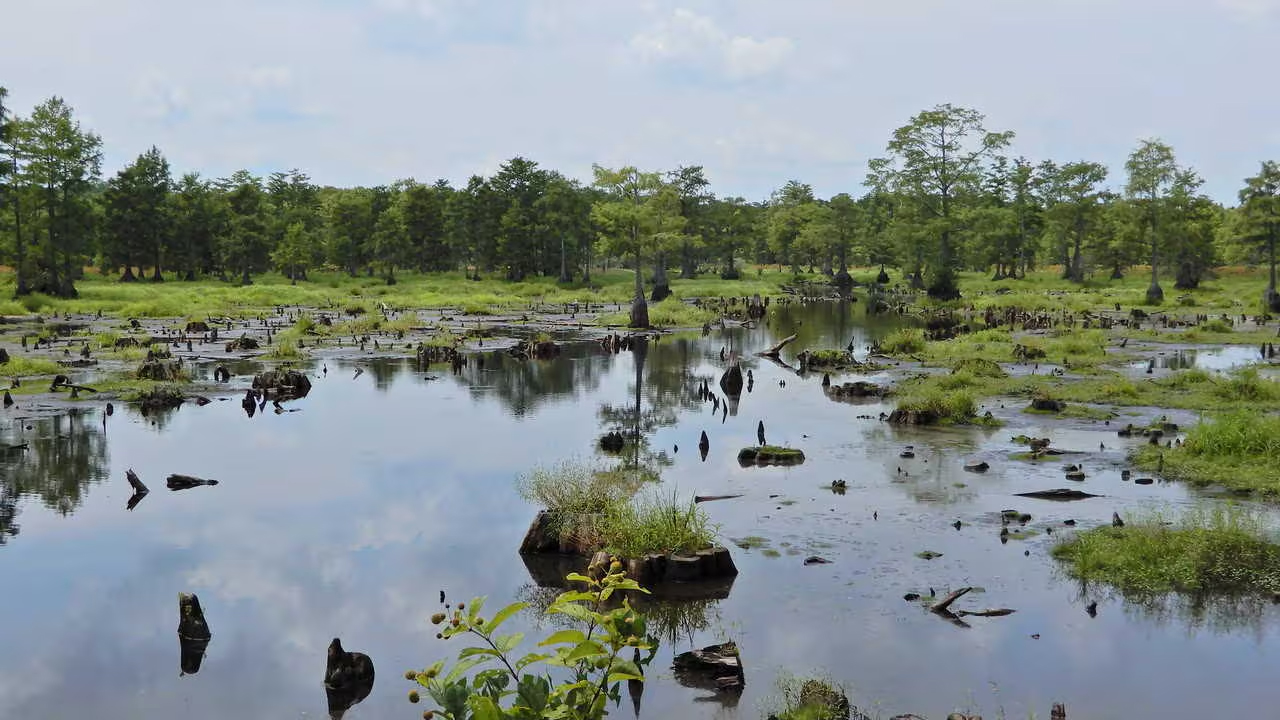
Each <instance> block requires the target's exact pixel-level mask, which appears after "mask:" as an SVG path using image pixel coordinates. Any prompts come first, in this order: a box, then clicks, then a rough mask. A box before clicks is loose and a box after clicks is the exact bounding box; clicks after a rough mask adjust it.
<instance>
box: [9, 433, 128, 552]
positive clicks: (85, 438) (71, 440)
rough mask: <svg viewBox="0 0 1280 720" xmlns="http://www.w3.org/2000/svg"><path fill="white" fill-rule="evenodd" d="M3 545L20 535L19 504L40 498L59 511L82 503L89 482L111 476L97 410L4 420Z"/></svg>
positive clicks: (63, 511) (59, 512) (66, 510)
mask: <svg viewBox="0 0 1280 720" xmlns="http://www.w3.org/2000/svg"><path fill="white" fill-rule="evenodd" d="M10 446H18V448H20V449H10V450H0V545H3V544H5V543H6V542H7V541H8V539H9V538H10V537H12V536H15V535H17V534H18V531H19V526H18V523H17V516H18V514H19V504H20V502H21V501H22V500H23V499H24V498H31V499H38V500H39V501H40V502H41V503H42V504H43V505H44V506H45V507H46V508H48V509H50V510H52V511H54V512H56V513H58V514H59V515H70V514H71V513H73V512H75V511H76V509H77V508H79V507H80V505H81V503H82V502H84V495H85V493H86V492H87V490H88V487H89V485H90V484H91V483H94V482H97V481H100V480H102V479H104V478H105V477H107V472H108V465H107V463H108V460H109V458H108V456H107V438H106V435H105V434H104V433H103V432H102V431H101V429H100V428H99V427H98V423H97V412H96V411H94V410H80V409H75V410H71V411H69V412H68V413H67V414H66V415H59V416H56V417H45V418H27V419H23V418H16V419H12V420H9V421H8V422H6V423H4V424H3V425H0V447H10Z"/></svg>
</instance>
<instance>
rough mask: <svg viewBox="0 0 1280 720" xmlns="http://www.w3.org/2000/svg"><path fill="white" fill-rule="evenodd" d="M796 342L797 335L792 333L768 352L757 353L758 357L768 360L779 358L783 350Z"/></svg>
mask: <svg viewBox="0 0 1280 720" xmlns="http://www.w3.org/2000/svg"><path fill="white" fill-rule="evenodd" d="M795 341H796V335H795V334H794V333H792V334H791V335H788V336H786V337H784V338H782V339H781V340H779V341H778V342H777V343H775V344H774V345H773V347H771V348H769V349H768V350H765V351H764V352H758V353H756V355H758V356H760V357H767V358H776V357H779V356H780V355H781V353H782V348H784V347H786V346H788V345H790V344H791V343H793V342H795Z"/></svg>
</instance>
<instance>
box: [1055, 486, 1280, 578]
mask: <svg viewBox="0 0 1280 720" xmlns="http://www.w3.org/2000/svg"><path fill="white" fill-rule="evenodd" d="M1053 556H1054V557H1055V558H1057V559H1058V560H1060V561H1062V562H1063V563H1065V565H1066V570H1067V572H1068V573H1069V574H1070V575H1071V576H1072V577H1074V578H1077V579H1080V580H1085V581H1090V582H1102V583H1106V584H1108V585H1112V586H1114V587H1115V588H1116V589H1118V590H1120V591H1121V592H1122V593H1125V594H1130V595H1137V596H1142V595H1152V594H1161V593H1168V592H1179V593H1208V594H1214V593H1218V594H1231V593H1255V592H1257V593H1276V592H1280V545H1277V544H1276V543H1275V542H1274V540H1273V538H1272V536H1271V535H1270V534H1269V533H1268V532H1267V531H1266V529H1265V526H1264V524H1263V521H1262V519H1261V518H1260V517H1259V516H1258V515H1256V514H1253V513H1250V512H1247V511H1245V510H1243V509H1241V508H1239V507H1235V506H1230V505H1214V506H1213V507H1212V508H1211V509H1209V508H1201V509H1197V510H1193V511H1190V512H1188V513H1186V514H1184V515H1182V516H1181V517H1178V518H1175V519H1168V518H1166V517H1165V516H1163V515H1161V514H1158V513H1157V514H1152V515H1149V516H1146V517H1142V518H1138V519H1132V520H1130V521H1128V522H1127V523H1126V524H1125V526H1124V527H1111V526H1105V527H1099V528H1094V529H1092V530H1085V531H1082V532H1079V533H1076V534H1075V535H1072V536H1070V537H1068V538H1067V539H1065V540H1063V541H1062V542H1060V543H1059V544H1058V545H1056V546H1055V547H1054V548H1053Z"/></svg>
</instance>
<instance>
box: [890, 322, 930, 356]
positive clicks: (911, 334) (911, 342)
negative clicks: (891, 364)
mask: <svg viewBox="0 0 1280 720" xmlns="http://www.w3.org/2000/svg"><path fill="white" fill-rule="evenodd" d="M925 342H926V341H925V338H924V331H923V330H921V329H919V328H900V329H898V330H894V331H893V332H891V333H889V335H888V337H886V338H885V339H884V340H881V341H880V351H881V352H883V353H885V354H886V355H914V354H916V353H919V352H921V351H923V350H924V348H925Z"/></svg>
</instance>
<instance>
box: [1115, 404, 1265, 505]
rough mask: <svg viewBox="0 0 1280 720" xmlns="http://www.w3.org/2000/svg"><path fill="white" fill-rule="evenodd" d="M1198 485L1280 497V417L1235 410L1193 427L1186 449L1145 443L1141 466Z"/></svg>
mask: <svg viewBox="0 0 1280 720" xmlns="http://www.w3.org/2000/svg"><path fill="white" fill-rule="evenodd" d="M1162 457H1163V463H1164V464H1163V471H1162V474H1163V475H1165V476H1166V477H1169V478H1172V479H1175V480H1183V481H1186V482H1190V483H1194V484H1197V485H1207V484H1220V485H1223V486H1225V487H1228V488H1231V489H1233V490H1245V491H1253V492H1260V493H1263V494H1265V495H1270V496H1278V495H1280V417H1277V416H1275V415H1259V414H1257V413H1251V412H1236V413H1231V414H1228V415H1223V416H1220V417H1216V418H1211V419H1206V420H1203V421H1201V422H1200V423H1198V424H1196V425H1195V426H1193V427H1192V428H1191V429H1190V430H1189V431H1188V432H1187V437H1186V441H1185V442H1184V443H1183V445H1182V447H1175V448H1162V447H1157V446H1152V445H1146V446H1143V447H1142V448H1141V449H1140V450H1139V451H1138V452H1137V453H1136V454H1135V456H1134V462H1135V463H1136V464H1137V465H1138V466H1139V467H1141V468H1144V469H1148V470H1154V469H1158V468H1159V467H1160V463H1161V458H1162Z"/></svg>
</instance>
